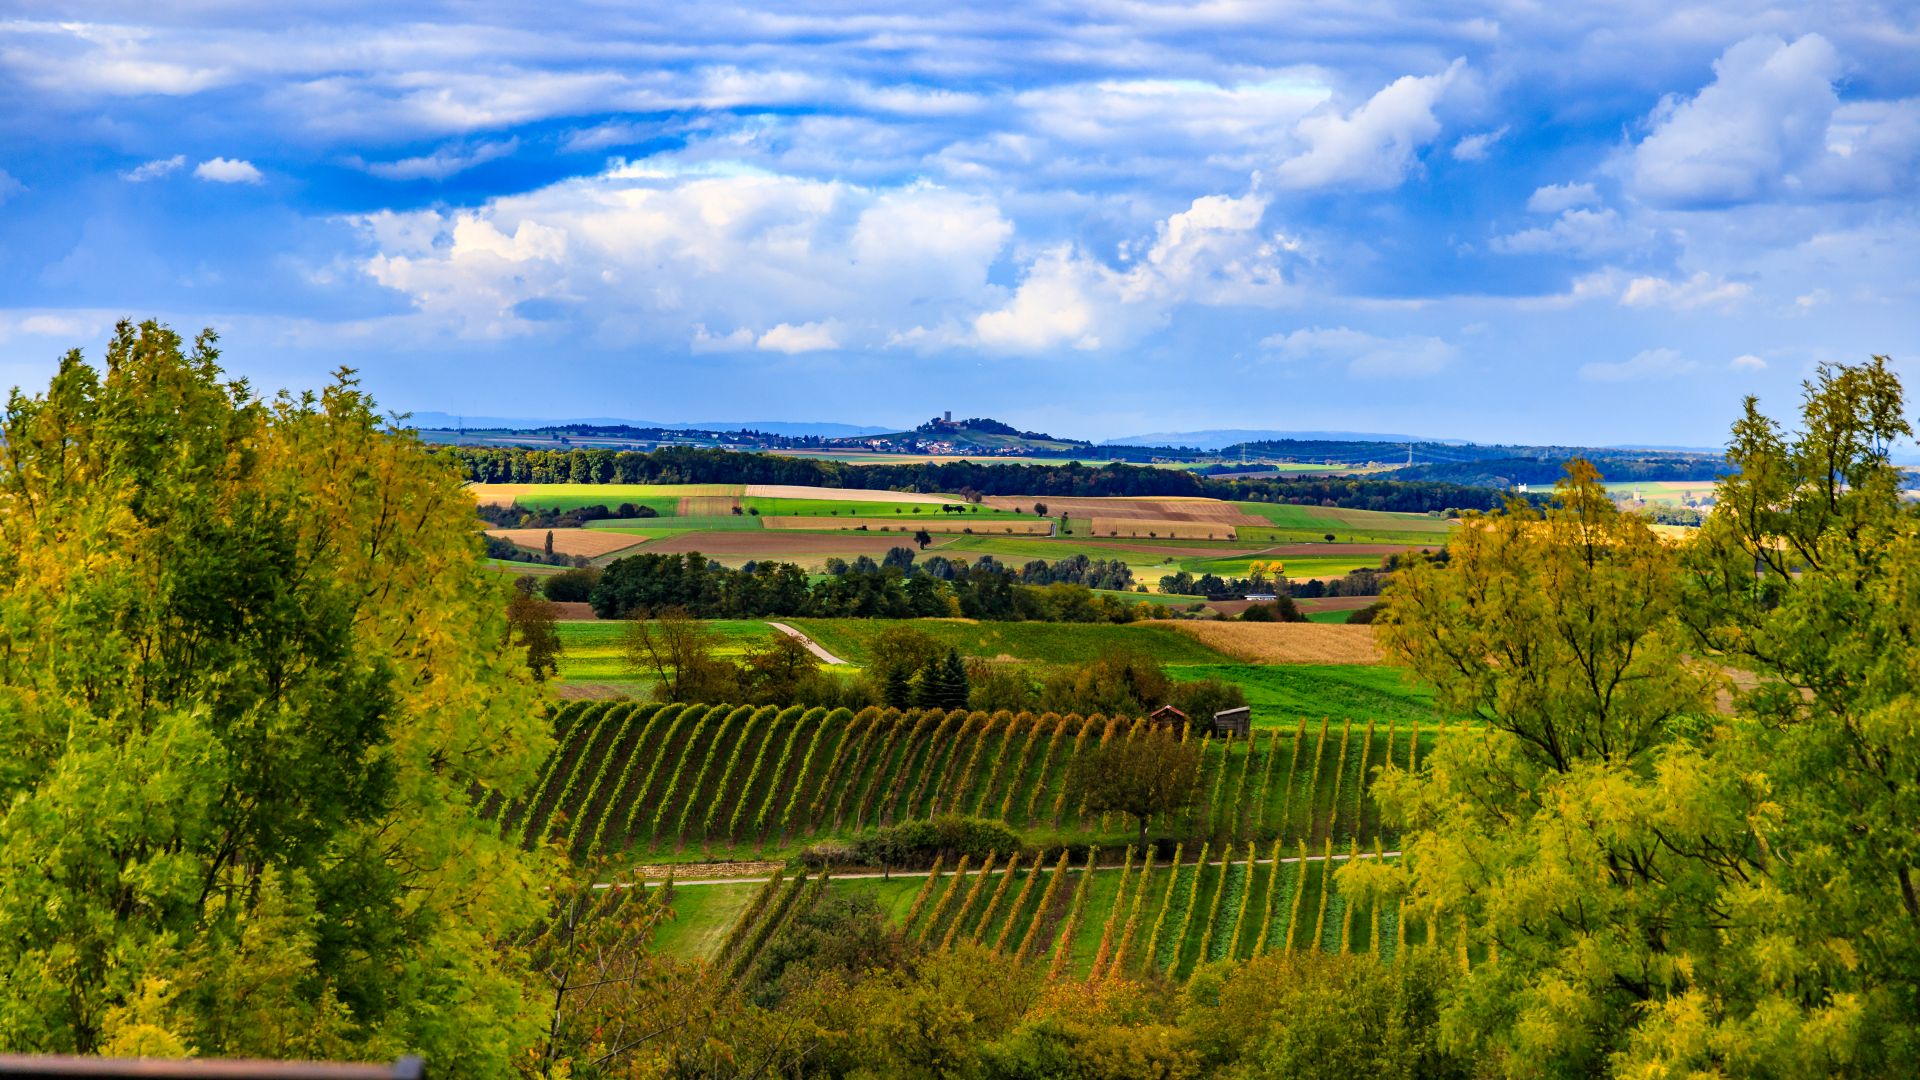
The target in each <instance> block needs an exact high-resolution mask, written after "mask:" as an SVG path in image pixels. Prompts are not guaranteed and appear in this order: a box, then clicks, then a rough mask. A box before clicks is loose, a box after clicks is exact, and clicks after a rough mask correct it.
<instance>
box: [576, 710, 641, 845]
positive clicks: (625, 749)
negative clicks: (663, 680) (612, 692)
mask: <svg viewBox="0 0 1920 1080" xmlns="http://www.w3.org/2000/svg"><path fill="white" fill-rule="evenodd" d="M620 712H621V716H620V721H619V723H620V729H619V731H617V732H616V733H615V734H614V736H613V740H612V741H611V742H610V743H608V744H607V750H606V752H604V753H602V754H601V755H600V764H599V766H598V767H597V768H596V769H595V770H594V776H593V782H592V783H591V784H589V785H587V791H586V794H585V795H584V796H583V797H582V798H581V799H580V802H579V804H578V806H577V807H576V808H575V809H574V810H573V811H572V812H570V814H569V815H568V816H569V819H570V820H569V828H568V830H567V851H568V853H569V854H571V855H572V856H573V857H574V858H576V859H578V858H580V857H582V856H583V855H585V854H586V851H585V847H586V844H587V842H588V841H590V840H591V839H593V829H591V828H589V827H588V823H589V822H593V821H595V820H596V819H597V817H598V814H599V811H600V809H601V807H602V806H603V805H604V804H605V800H606V798H607V797H608V796H610V795H612V793H613V792H612V788H610V787H609V786H608V784H607V778H608V777H609V776H616V774H618V772H619V769H620V766H621V765H623V764H624V763H625V762H627V761H628V760H630V759H631V758H632V754H633V742H632V740H633V739H634V738H636V737H638V735H639V733H640V726H641V725H640V724H639V723H638V722H637V721H638V718H639V717H641V716H642V715H643V712H642V710H641V709H640V708H638V707H637V706H633V705H628V706H626V707H625V708H624V709H622V710H620ZM608 715H609V717H611V715H612V714H611V713H609V714H608ZM608 722H609V721H608V720H602V721H601V723H602V724H607V723H608ZM618 782H619V781H618V779H617V778H616V780H615V783H616V784H617V783H618Z"/></svg>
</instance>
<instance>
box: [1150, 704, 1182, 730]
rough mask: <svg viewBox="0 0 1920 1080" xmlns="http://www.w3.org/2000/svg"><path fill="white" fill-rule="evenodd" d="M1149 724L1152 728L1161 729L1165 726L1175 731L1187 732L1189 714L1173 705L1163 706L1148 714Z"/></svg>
mask: <svg viewBox="0 0 1920 1080" xmlns="http://www.w3.org/2000/svg"><path fill="white" fill-rule="evenodd" d="M1147 724H1148V726H1150V727H1159V726H1161V725H1162V724H1164V725H1166V726H1167V727H1170V728H1172V729H1173V730H1175V731H1185V730H1186V727H1187V714H1186V713H1183V712H1181V711H1180V710H1179V709H1176V708H1174V707H1173V706H1171V705H1162V706H1160V707H1159V708H1157V709H1155V710H1153V711H1152V712H1150V713H1148V714H1147Z"/></svg>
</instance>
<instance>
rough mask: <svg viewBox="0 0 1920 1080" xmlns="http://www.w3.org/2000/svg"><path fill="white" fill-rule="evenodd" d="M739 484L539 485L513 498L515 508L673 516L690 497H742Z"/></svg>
mask: <svg viewBox="0 0 1920 1080" xmlns="http://www.w3.org/2000/svg"><path fill="white" fill-rule="evenodd" d="M744 490H745V489H744V488H743V487H741V486H740V485H738V484H537V485H534V486H533V490H531V491H529V492H526V493H524V494H517V495H515V496H514V500H513V501H514V504H515V505H516V506H526V507H532V508H536V509H541V510H573V509H576V508H578V507H582V506H619V505H620V504H621V503H633V504H634V505H636V506H647V507H651V508H652V509H653V510H654V511H656V512H657V513H660V514H671V513H673V512H674V511H675V510H676V509H677V508H678V507H679V505H680V500H681V499H682V498H684V497H687V496H724V495H735V496H737V495H739V494H741V493H742V492H743V491H744Z"/></svg>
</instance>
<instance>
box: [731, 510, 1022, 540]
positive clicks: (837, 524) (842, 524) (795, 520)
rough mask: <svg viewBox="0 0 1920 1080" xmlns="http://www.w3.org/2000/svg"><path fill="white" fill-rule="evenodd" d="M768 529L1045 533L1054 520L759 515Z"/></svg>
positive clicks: (992, 534) (978, 533)
mask: <svg viewBox="0 0 1920 1080" xmlns="http://www.w3.org/2000/svg"><path fill="white" fill-rule="evenodd" d="M760 520H761V522H762V523H763V524H764V525H765V526H766V527H767V528H769V529H779V530H786V531H795V530H799V531H807V532H819V531H822V530H825V531H828V532H893V533H904V534H906V535H908V536H911V535H913V534H914V533H915V532H917V531H918V530H921V529H925V530H927V532H929V533H934V534H938V535H965V534H971V535H975V536H1046V535H1047V534H1048V533H1050V532H1052V531H1053V522H1051V521H1048V520H1047V519H1045V518H1038V519H1036V518H1011V517H993V518H988V519H986V520H981V519H979V518H964V517H951V518H941V517H933V518H900V517H788V516H786V515H777V514H776V515H762V516H761V518H760Z"/></svg>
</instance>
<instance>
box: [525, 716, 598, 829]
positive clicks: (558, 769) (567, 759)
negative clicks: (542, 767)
mask: <svg viewBox="0 0 1920 1080" xmlns="http://www.w3.org/2000/svg"><path fill="white" fill-rule="evenodd" d="M607 708H608V703H607V702H604V701H596V702H594V703H593V705H592V707H590V708H588V709H587V710H586V711H585V712H583V713H581V714H580V718H579V719H578V720H576V721H574V725H573V731H572V733H571V734H570V735H569V736H568V737H567V741H566V745H565V746H564V747H563V748H562V749H561V752H560V753H559V754H557V755H555V756H554V759H553V760H552V761H551V762H549V766H550V768H549V770H548V772H547V775H546V777H545V779H544V780H543V781H542V783H541V785H540V788H539V790H538V791H537V792H536V793H535V796H534V799H533V804H532V807H531V808H530V809H529V810H528V812H527V819H526V823H525V825H524V826H522V828H521V833H520V844H521V846H522V847H532V846H533V845H534V844H537V843H539V841H540V838H541V837H542V836H543V835H545V829H546V825H547V818H548V816H549V815H550V814H552V813H553V805H554V803H556V802H558V801H559V799H560V793H561V791H562V790H564V789H565V788H566V786H567V785H568V784H570V783H572V782H573V776H574V770H575V769H577V768H579V767H580V758H581V756H582V755H584V754H585V753H586V748H587V745H588V744H589V743H591V742H592V741H593V739H594V738H595V737H596V736H597V735H599V734H600V728H599V722H600V716H601V714H603V713H605V712H606V711H607Z"/></svg>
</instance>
